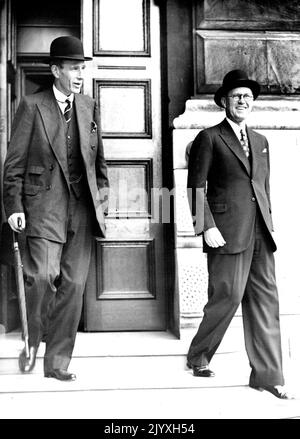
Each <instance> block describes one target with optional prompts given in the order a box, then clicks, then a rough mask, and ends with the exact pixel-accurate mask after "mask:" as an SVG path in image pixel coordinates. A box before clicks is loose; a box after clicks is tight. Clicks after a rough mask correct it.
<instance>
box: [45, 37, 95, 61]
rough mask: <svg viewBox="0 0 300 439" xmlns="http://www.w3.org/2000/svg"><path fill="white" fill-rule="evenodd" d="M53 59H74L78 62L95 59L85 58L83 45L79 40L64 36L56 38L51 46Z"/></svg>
mask: <svg viewBox="0 0 300 439" xmlns="http://www.w3.org/2000/svg"><path fill="white" fill-rule="evenodd" d="M51 59H73V60H76V61H89V60H92V59H93V58H89V57H86V56H84V54H83V45H82V42H81V40H80V39H79V38H76V37H71V36H63V37H58V38H55V40H53V41H52V43H51V45H50V56H49V58H48V61H50V60H51Z"/></svg>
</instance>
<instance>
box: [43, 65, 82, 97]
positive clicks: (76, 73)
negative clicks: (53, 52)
mask: <svg viewBox="0 0 300 439" xmlns="http://www.w3.org/2000/svg"><path fill="white" fill-rule="evenodd" d="M84 69H85V63H84V61H73V60H64V61H63V64H62V67H60V66H57V65H55V64H54V65H52V66H51V71H52V74H53V76H54V78H55V79H54V84H55V86H56V88H57V89H58V90H59V91H61V92H62V93H64V94H65V95H66V96H69V95H70V94H71V93H80V89H81V87H82V84H83V72H84Z"/></svg>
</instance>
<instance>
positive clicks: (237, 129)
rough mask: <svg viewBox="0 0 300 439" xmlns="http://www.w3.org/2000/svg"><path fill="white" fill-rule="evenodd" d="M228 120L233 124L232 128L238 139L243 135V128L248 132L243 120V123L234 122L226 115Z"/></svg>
mask: <svg viewBox="0 0 300 439" xmlns="http://www.w3.org/2000/svg"><path fill="white" fill-rule="evenodd" d="M226 120H227V122H228V123H229V125H230V126H231V128H232V129H233V131H234V133H235V135H236V136H237V137H238V139H239V138H240V137H241V134H240V133H241V130H243V131H244V133H246V123H245V122H243V123H242V124H241V125H238V124H237V123H235V122H233V121H232V120H231V119H229V118H228V117H226Z"/></svg>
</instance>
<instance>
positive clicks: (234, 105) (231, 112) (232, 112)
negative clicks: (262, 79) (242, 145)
mask: <svg viewBox="0 0 300 439" xmlns="http://www.w3.org/2000/svg"><path fill="white" fill-rule="evenodd" d="M221 103H222V105H223V106H224V108H225V110H226V116H227V117H228V118H229V119H230V120H232V121H233V122H236V123H241V122H243V121H244V120H246V118H247V117H248V115H249V114H250V113H251V110H252V107H253V93H252V91H251V89H250V88H248V87H237V88H234V89H232V90H230V91H229V92H228V94H227V96H224V97H222V98H221Z"/></svg>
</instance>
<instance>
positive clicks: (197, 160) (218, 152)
mask: <svg viewBox="0 0 300 439" xmlns="http://www.w3.org/2000/svg"><path fill="white" fill-rule="evenodd" d="M247 135H248V139H249V143H250V150H251V159H252V166H251V163H250V162H249V159H248V158H247V157H246V155H245V153H244V151H243V149H242V147H241V145H240V142H239V140H238V139H237V137H236V135H235V133H234V131H233V130H232V128H231V126H230V125H229V123H228V122H227V121H226V119H225V120H223V121H222V122H221V123H220V124H218V125H216V126H213V127H211V128H208V129H205V130H203V131H201V132H200V133H199V134H198V135H197V136H196V138H195V140H194V142H193V144H192V147H191V150H190V156H189V165H188V188H190V189H189V190H191V191H192V193H193V195H195V191H196V189H197V190H202V191H204V192H205V197H204V199H203V204H202V205H201V206H200V207H199V205H198V206H197V205H196V202H195V196H193V197H190V198H189V201H190V207H191V212H192V215H193V216H194V218H195V221H194V227H195V231H196V232H198V233H199V231H200V232H201V231H203V230H207V229H209V228H211V227H217V228H218V229H219V230H220V232H221V234H222V235H223V237H224V239H225V241H226V244H225V245H224V246H223V247H218V248H212V247H209V246H207V245H206V243H205V241H204V244H203V250H204V251H205V252H211V253H226V254H234V253H240V252H242V251H244V250H245V249H246V248H247V247H248V246H249V244H250V240H251V237H252V233H253V230H254V225H255V218H256V214H257V209H258V210H259V211H260V212H261V216H262V218H263V222H264V223H265V225H266V231H267V233H268V234H269V237H270V242H271V246H272V250H273V251H275V250H276V244H275V242H274V240H273V238H272V231H273V223H272V217H271V201H270V187H269V176H270V160H269V145H268V142H267V139H266V138H265V137H264V136H262V135H261V134H259V133H257V132H255V131H253V130H252V129H250V128H247ZM196 207H197V209H196ZM201 222H202V223H204V227H203V230H199V228H198V227H197V223H198V224H199V223H201Z"/></svg>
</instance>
